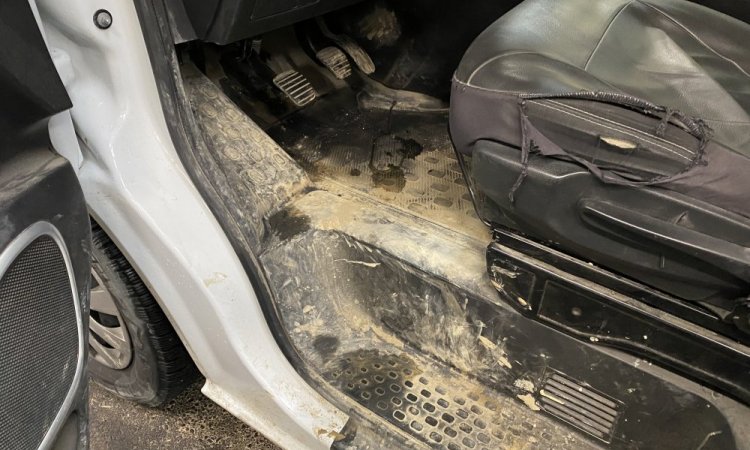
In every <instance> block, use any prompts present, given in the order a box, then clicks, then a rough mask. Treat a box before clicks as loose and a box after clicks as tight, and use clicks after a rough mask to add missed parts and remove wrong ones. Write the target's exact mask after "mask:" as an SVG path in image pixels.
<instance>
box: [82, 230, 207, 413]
mask: <svg viewBox="0 0 750 450" xmlns="http://www.w3.org/2000/svg"><path fill="white" fill-rule="evenodd" d="M91 228H92V243H93V245H92V294H91V298H92V303H91V313H90V325H89V329H90V331H91V336H90V338H89V350H90V355H89V374H90V375H91V378H92V379H93V380H94V381H95V382H97V383H98V384H100V385H101V386H103V387H104V388H105V389H107V390H109V391H111V392H113V393H115V394H117V395H118V396H120V397H123V398H125V399H128V400H132V401H135V402H138V403H141V404H144V405H147V406H160V405H162V404H164V403H165V402H166V401H168V400H170V399H172V398H174V397H175V396H176V395H178V394H179V393H180V392H182V391H183V390H184V389H185V388H186V387H187V386H189V385H190V384H192V383H193V382H194V381H195V380H196V379H197V378H198V376H199V373H198V370H197V368H196V367H195V364H194V363H193V361H192V359H191V358H190V355H189V354H188V352H187V350H186V349H185V347H184V346H183V344H182V342H181V340H180V338H179V337H178V336H177V333H176V332H175V331H174V329H173V328H172V325H171V324H170V323H169V319H167V317H166V315H165V314H164V312H163V311H162V310H161V308H160V307H159V305H158V303H157V302H156V299H155V298H154V296H153V295H151V292H149V290H148V288H147V287H146V285H145V284H144V283H143V281H142V280H141V278H140V276H138V274H137V273H136V271H135V270H134V269H133V267H132V266H131V265H130V264H129V263H128V261H127V259H126V258H125V256H124V255H123V254H122V253H121V252H120V250H119V249H118V248H117V246H116V245H115V244H114V242H112V240H111V239H110V238H109V236H107V234H106V233H105V232H104V230H103V229H102V228H101V227H100V226H99V225H98V224H96V223H95V222H93V220H92V227H91ZM102 292H104V294H108V297H106V296H104V294H102ZM100 294H101V295H100ZM102 298H104V299H105V302H107V301H108V302H109V303H110V306H109V307H108V306H106V305H105V306H101V305H102V301H101V299H102ZM112 303H114V305H112ZM114 307H116V309H114ZM95 308H98V310H97V309H95ZM103 311H106V312H103ZM128 347H129V349H128ZM115 348H119V350H115ZM113 354H114V355H115V356H114V357H113V356H112V355H113Z"/></svg>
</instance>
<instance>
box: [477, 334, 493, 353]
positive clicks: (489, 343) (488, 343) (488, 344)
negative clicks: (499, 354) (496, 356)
mask: <svg viewBox="0 0 750 450" xmlns="http://www.w3.org/2000/svg"><path fill="white" fill-rule="evenodd" d="M479 343H480V344H482V345H484V346H485V347H486V348H487V349H488V350H492V351H494V350H495V349H496V348H497V344H495V343H494V342H492V341H491V340H489V339H487V338H486V337H484V336H479Z"/></svg>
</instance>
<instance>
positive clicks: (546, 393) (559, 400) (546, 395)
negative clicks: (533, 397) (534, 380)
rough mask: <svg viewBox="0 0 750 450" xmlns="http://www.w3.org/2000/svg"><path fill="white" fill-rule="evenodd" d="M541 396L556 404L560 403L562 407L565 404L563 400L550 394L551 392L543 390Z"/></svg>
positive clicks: (540, 392)
mask: <svg viewBox="0 0 750 450" xmlns="http://www.w3.org/2000/svg"><path fill="white" fill-rule="evenodd" d="M579 391H581V389H580V388H579ZM539 395H541V396H542V397H545V398H548V399H550V400H552V401H553V402H555V403H559V404H561V405H564V404H565V401H564V400H563V399H561V398H559V397H557V396H556V395H553V394H550V393H549V392H547V391H545V390H544V389H542V390H541V391H539Z"/></svg>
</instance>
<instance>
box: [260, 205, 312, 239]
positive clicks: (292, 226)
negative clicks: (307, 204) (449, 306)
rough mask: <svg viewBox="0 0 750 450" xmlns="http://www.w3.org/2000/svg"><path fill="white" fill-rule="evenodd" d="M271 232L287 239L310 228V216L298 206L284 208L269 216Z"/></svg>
mask: <svg viewBox="0 0 750 450" xmlns="http://www.w3.org/2000/svg"><path fill="white" fill-rule="evenodd" d="M268 228H269V229H270V232H271V233H272V234H273V235H274V236H276V237H278V238H279V239H280V240H282V241H285V240H287V239H290V238H292V237H294V236H296V235H298V234H302V233H304V232H305V231H307V230H309V229H310V217H308V216H307V215H305V214H304V213H302V212H301V211H299V210H297V209H296V208H290V209H282V210H281V211H279V212H277V213H275V214H273V215H272V216H271V217H269V218H268Z"/></svg>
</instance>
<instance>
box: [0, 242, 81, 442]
mask: <svg viewBox="0 0 750 450" xmlns="http://www.w3.org/2000/svg"><path fill="white" fill-rule="evenodd" d="M73 301H74V298H73V293H72V289H71V285H70V281H69V278H68V271H67V267H66V265H65V260H64V258H63V255H62V253H61V251H60V248H59V247H58V246H57V243H56V242H55V241H54V240H53V239H52V238H50V237H48V236H42V237H39V238H37V239H36V240H34V241H33V242H32V243H31V244H29V246H28V247H26V249H25V250H23V251H22V252H21V253H20V254H19V255H18V257H17V258H16V260H15V261H14V262H13V263H12V264H11V266H10V267H9V268H8V270H7V271H6V272H5V274H4V275H3V277H2V280H0V400H1V401H2V406H0V424H3V429H2V432H1V433H0V449H36V448H37V447H38V446H39V444H40V443H41V442H42V439H44V436H45V434H46V432H47V430H48V429H49V427H50V425H51V424H52V422H53V420H54V418H55V416H56V415H57V412H58V411H59V410H60V408H61V406H62V404H63V401H64V400H65V396H66V394H67V393H68V390H69V389H70V386H71V384H72V383H73V379H74V377H75V372H76V365H77V361H78V326H77V320H76V312H75V308H74V303H73Z"/></svg>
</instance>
